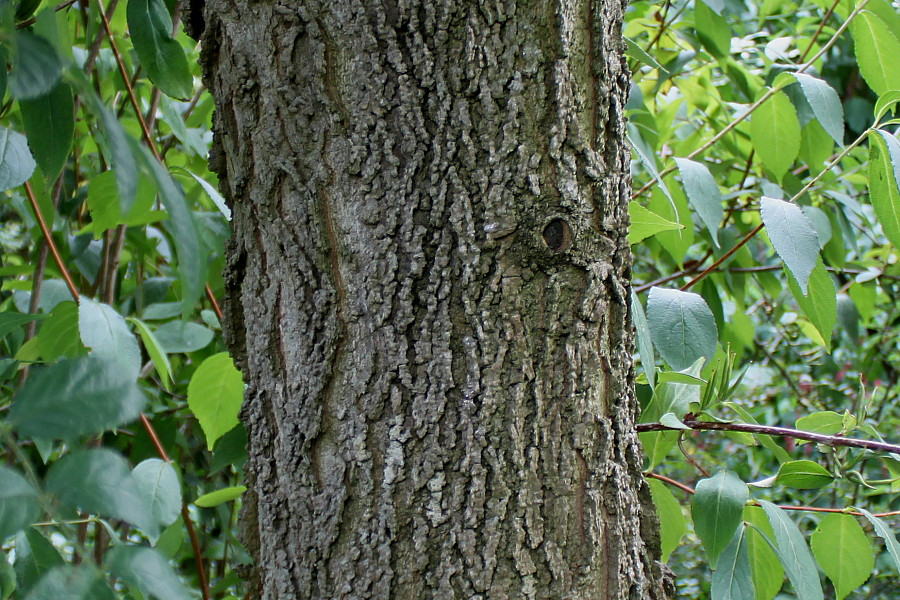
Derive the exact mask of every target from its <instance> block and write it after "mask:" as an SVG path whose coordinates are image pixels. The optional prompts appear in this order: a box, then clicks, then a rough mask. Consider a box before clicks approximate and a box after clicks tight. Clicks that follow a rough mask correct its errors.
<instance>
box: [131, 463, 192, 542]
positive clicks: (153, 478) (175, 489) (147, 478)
mask: <svg viewBox="0 0 900 600" xmlns="http://www.w3.org/2000/svg"><path fill="white" fill-rule="evenodd" d="M131 476H132V477H133V478H134V482H135V484H136V485H137V489H138V492H139V493H140V495H141V497H143V498H144V499H146V501H147V502H148V503H149V505H150V506H149V522H150V523H152V524H153V526H152V527H151V529H152V531H153V534H152V535H151V532H149V531H148V532H147V537H149V538H150V541H151V543H155V542H156V540H157V539H158V537H159V536H158V531H159V530H161V529H164V528H165V527H167V526H169V525H171V524H172V523H174V522H175V521H176V520H177V519H178V517H179V516H180V514H181V485H180V484H179V483H178V475H176V473H175V469H173V468H172V465H170V464H169V463H167V462H165V461H162V460H159V459H158V458H149V459H147V460H145V461H143V462H141V463H140V464H139V465H138V466H136V467H135V468H134V470H133V471H132V472H131Z"/></svg>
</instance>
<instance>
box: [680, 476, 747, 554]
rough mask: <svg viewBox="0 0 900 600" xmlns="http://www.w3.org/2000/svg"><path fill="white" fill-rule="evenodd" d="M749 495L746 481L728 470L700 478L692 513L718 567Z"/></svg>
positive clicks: (696, 526) (701, 539) (692, 501)
mask: <svg viewBox="0 0 900 600" xmlns="http://www.w3.org/2000/svg"><path fill="white" fill-rule="evenodd" d="M748 497H749V492H748V490H747V484H745V483H744V482H743V481H741V480H740V478H738V476H737V475H735V474H734V473H731V472H729V471H721V472H719V473H716V474H715V475H714V476H713V477H711V478H709V479H701V480H700V482H699V483H698V484H697V488H696V493H695V494H694V496H693V498H692V499H691V515H692V516H693V518H694V530H695V531H696V532H697V536H698V537H699V538H700V541H701V542H703V548H704V549H705V550H706V556H707V558H709V564H710V566H711V567H712V568H713V569H715V568H717V563H718V560H719V556H720V555H721V554H722V552H723V551H724V550H725V547H726V546H728V544H729V543H730V542H731V538H732V537H733V536H734V532H735V530H736V529H737V528H738V525H740V522H741V514H742V513H743V510H744V503H745V502H746V501H747V498H748Z"/></svg>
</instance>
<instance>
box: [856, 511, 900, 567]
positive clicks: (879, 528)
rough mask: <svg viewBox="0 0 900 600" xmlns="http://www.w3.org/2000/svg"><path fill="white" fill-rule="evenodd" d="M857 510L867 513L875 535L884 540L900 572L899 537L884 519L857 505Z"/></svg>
mask: <svg viewBox="0 0 900 600" xmlns="http://www.w3.org/2000/svg"><path fill="white" fill-rule="evenodd" d="M857 510H859V512H861V513H862V514H863V515H865V517H866V519H868V520H869V523H871V524H872V528H873V529H874V530H875V535H877V536H878V537H880V538H881V539H883V540H884V545H885V547H886V548H887V551H888V554H890V555H891V558H893V559H894V567H895V568H896V569H897V572H898V573H900V543H898V542H897V538H896V537H895V536H894V533H893V532H892V531H891V528H890V527H889V526H887V525H886V524H885V523H884V521H882V520H881V519H879V518H878V517H876V516H875V515H873V514H872V513H870V512H869V511H867V510H866V509H864V508H859V507H857Z"/></svg>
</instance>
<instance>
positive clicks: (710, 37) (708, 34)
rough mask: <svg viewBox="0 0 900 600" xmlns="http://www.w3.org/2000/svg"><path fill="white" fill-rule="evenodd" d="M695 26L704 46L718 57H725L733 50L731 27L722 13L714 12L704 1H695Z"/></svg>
mask: <svg viewBox="0 0 900 600" xmlns="http://www.w3.org/2000/svg"><path fill="white" fill-rule="evenodd" d="M694 27H695V28H696V29H697V37H698V38H700V43H701V44H703V47H704V48H706V49H707V50H709V53H710V54H712V55H713V56H715V57H716V58H725V57H726V56H728V54H729V53H730V52H731V29H729V27H728V22H727V21H725V18H724V17H722V16H721V15H718V14H716V13H715V12H713V11H712V10H711V9H710V8H709V6H707V5H706V4H705V3H704V2H695V3H694Z"/></svg>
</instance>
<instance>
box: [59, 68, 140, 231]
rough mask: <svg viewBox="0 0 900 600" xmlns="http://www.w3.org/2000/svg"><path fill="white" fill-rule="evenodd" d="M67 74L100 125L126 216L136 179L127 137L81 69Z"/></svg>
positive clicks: (133, 157)
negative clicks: (69, 74)
mask: <svg viewBox="0 0 900 600" xmlns="http://www.w3.org/2000/svg"><path fill="white" fill-rule="evenodd" d="M70 77H71V81H72V83H73V84H75V85H76V87H77V91H78V93H79V98H81V99H82V100H83V101H84V102H85V104H87V106H89V107H90V109H91V112H93V113H94V115H95V116H96V117H97V120H98V121H99V123H100V125H101V131H102V133H103V137H102V138H101V139H102V141H104V142H105V144H106V148H105V149H106V152H107V155H108V157H109V160H110V163H111V164H112V170H113V172H114V173H115V177H116V188H117V190H118V193H119V196H118V197H119V206H120V214H123V215H127V214H129V211H130V210H131V205H132V202H134V195H135V192H136V191H137V181H138V164H137V161H136V160H135V156H134V154H133V153H132V150H131V144H130V143H129V137H128V135H127V134H126V133H125V130H124V129H122V125H121V124H120V123H119V120H118V119H117V118H116V115H115V113H113V112H112V111H110V110H109V109H108V108H107V107H106V105H105V104H104V103H103V102H102V101H101V100H100V99H99V98H98V97H97V94H96V92H94V88H93V87H92V86H91V83H90V81H88V79H87V78H86V77H85V76H84V75H83V74H82V73H81V72H80V71H73V72H72V75H71V76H70Z"/></svg>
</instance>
